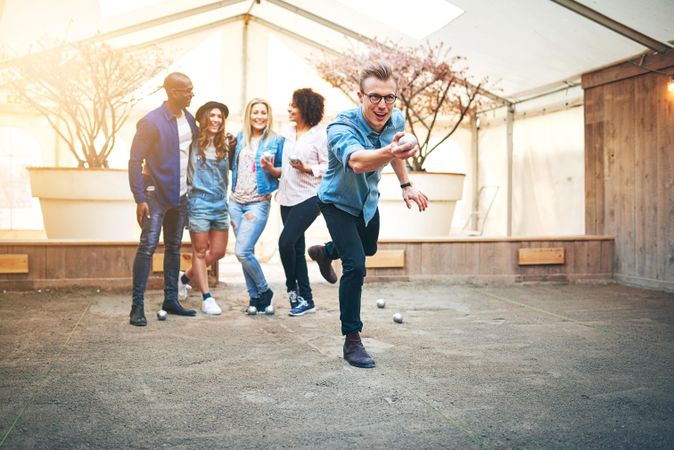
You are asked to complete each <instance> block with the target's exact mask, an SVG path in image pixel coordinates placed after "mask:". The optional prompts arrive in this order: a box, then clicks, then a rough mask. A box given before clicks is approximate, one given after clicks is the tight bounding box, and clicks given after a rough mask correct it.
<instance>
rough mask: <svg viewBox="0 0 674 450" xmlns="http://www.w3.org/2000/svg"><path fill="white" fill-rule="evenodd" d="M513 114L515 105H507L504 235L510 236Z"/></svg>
mask: <svg viewBox="0 0 674 450" xmlns="http://www.w3.org/2000/svg"><path fill="white" fill-rule="evenodd" d="M514 116H515V105H513V104H510V105H508V114H507V116H506V129H507V137H506V145H507V149H508V150H507V151H508V158H507V161H508V169H507V170H508V185H507V186H506V193H507V195H506V201H507V219H506V220H507V225H508V228H507V232H506V233H507V234H506V236H512V234H513V122H514Z"/></svg>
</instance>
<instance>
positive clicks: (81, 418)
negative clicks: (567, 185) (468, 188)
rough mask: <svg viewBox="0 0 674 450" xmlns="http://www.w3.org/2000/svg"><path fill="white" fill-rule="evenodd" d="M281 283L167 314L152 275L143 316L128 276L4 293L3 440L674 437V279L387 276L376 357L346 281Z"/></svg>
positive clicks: (379, 441) (460, 442) (372, 289)
mask: <svg viewBox="0 0 674 450" xmlns="http://www.w3.org/2000/svg"><path fill="white" fill-rule="evenodd" d="M272 288H273V289H274V290H275V291H276V292H277V295H276V300H275V301H276V306H277V312H276V315H274V316H255V317H251V316H246V315H245V314H244V312H243V311H244V309H245V307H246V303H247V300H246V294H245V292H244V287H243V285H242V284H240V283H239V282H230V283H228V284H225V285H222V286H220V287H218V288H216V289H215V290H214V291H213V292H214V295H215V297H216V299H217V300H218V302H219V303H220V305H221V306H222V308H223V314H222V315H221V316H218V317H207V316H205V315H203V314H201V313H199V315H198V316H197V317H194V318H183V317H175V316H169V318H168V320H166V321H164V322H160V321H158V320H157V319H156V318H155V312H156V311H157V310H158V309H159V305H160V304H161V301H162V297H161V295H162V294H161V292H158V291H153V292H149V293H148V296H147V299H146V314H147V317H148V321H149V323H148V326H147V327H144V328H137V327H132V326H130V325H129V324H128V313H129V303H130V300H129V294H128V293H127V292H96V291H95V290H88V291H80V290H72V291H49V292H47V291H44V292H31V293H4V294H0V317H2V320H1V321H0V447H1V446H3V445H4V446H6V447H7V448H86V447H95V448H127V447H139V448H158V447H171V448H230V447H231V448H261V447H263V448H355V447H361V448H386V449H389V448H565V449H567V448H673V447H674V389H673V388H672V386H674V345H673V344H674V295H672V294H667V293H663V292H656V291H648V290H640V289H633V288H628V287H624V286H620V285H617V284H607V285H532V286H506V287H504V286H471V285H454V284H449V283H445V282H443V281H441V280H438V281H424V282H409V283H402V282H395V283H393V282H392V283H369V284H366V286H365V288H364V296H363V305H362V315H363V318H364V322H365V330H364V332H363V336H364V340H365V343H366V348H367V349H368V350H369V351H370V353H371V354H372V355H373V357H374V358H375V359H376V361H377V367H376V368H375V369H357V368H352V367H351V366H349V365H348V364H346V363H344V361H343V360H342V359H341V346H342V342H343V341H342V337H341V336H340V335H339V310H338V303H337V287H336V286H332V285H328V284H325V283H316V284H315V285H314V292H315V298H316V303H317V305H318V311H317V312H316V313H315V314H311V315H307V316H304V317H295V318H294V317H289V316H288V309H289V308H288V305H287V302H286V299H285V296H284V295H281V292H282V291H283V290H284V289H283V286H282V284H281V283H280V282H278V281H274V282H273V283H272ZM378 298H384V299H386V302H387V303H386V308H384V309H379V308H377V307H376V304H375V302H376V300H377V299H378ZM187 303H188V304H189V305H190V306H192V307H195V308H198V307H199V303H200V300H199V296H198V294H193V296H192V297H190V299H189V301H188V302H187ZM395 312H401V313H402V314H403V316H404V318H405V321H404V323H403V324H396V323H394V322H393V320H392V316H393V314H394V313H395Z"/></svg>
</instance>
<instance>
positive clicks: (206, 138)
mask: <svg viewBox="0 0 674 450" xmlns="http://www.w3.org/2000/svg"><path fill="white" fill-rule="evenodd" d="M213 109H217V110H218V111H220V112H221V113H222V112H223V111H222V110H221V109H220V108H211V109H210V110H208V111H204V113H203V114H201V117H200V118H199V137H198V138H197V144H198V145H199V156H200V157H201V162H205V161H206V147H208V144H209V143H210V142H211V136H210V135H209V133H208V114H209V113H210V112H211V110H213ZM226 120H227V119H226V118H225V115H224V114H223V115H222V124H221V125H220V129H219V130H218V131H217V133H215V135H214V136H213V145H214V146H215V160H216V162H220V161H222V160H223V159H225V158H226V157H227V153H228V150H229V149H228V148H227V140H226V139H225V121H226Z"/></svg>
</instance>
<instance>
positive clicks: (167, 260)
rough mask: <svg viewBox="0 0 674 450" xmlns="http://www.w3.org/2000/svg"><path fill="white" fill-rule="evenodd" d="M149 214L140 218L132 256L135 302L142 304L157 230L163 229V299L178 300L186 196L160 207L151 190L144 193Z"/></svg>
mask: <svg viewBox="0 0 674 450" xmlns="http://www.w3.org/2000/svg"><path fill="white" fill-rule="evenodd" d="M146 198H147V203H148V205H149V206H150V218H149V219H148V218H144V219H143V230H142V231H141V234H140V243H139V244H138V250H136V257H135V258H134V260H133V292H132V302H133V304H134V305H138V306H143V302H144V296H145V287H146V285H147V277H148V276H149V275H150V269H151V266H152V255H153V254H154V251H155V249H156V248H157V243H158V242H159V233H160V232H161V230H162V228H163V229H164V302H165V303H169V302H177V301H178V274H179V273H180V244H181V241H182V238H183V229H184V228H185V223H187V197H186V196H183V197H182V198H181V199H180V206H177V207H174V208H169V209H162V208H161V207H160V206H159V205H158V204H157V201H156V198H155V196H154V193H152V192H148V193H147V197H146Z"/></svg>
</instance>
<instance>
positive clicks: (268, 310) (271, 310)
mask: <svg viewBox="0 0 674 450" xmlns="http://www.w3.org/2000/svg"><path fill="white" fill-rule="evenodd" d="M274 312H275V310H274V306H273V305H269V306H267V307H266V308H265V309H264V313H265V314H267V315H269V316H271V315H273V314H274Z"/></svg>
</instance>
